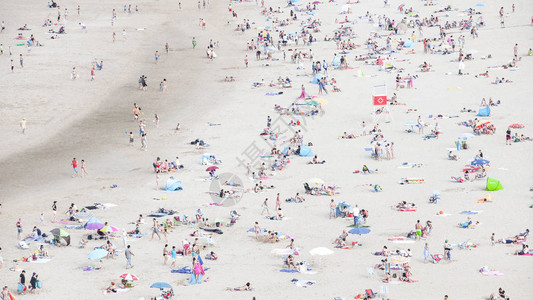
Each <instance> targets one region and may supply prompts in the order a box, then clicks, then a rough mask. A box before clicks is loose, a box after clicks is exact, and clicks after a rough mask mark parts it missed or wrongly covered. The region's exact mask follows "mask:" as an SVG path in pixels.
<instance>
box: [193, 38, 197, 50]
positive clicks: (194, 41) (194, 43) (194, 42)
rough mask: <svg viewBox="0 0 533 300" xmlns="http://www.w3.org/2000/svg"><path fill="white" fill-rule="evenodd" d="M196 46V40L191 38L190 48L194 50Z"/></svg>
mask: <svg viewBox="0 0 533 300" xmlns="http://www.w3.org/2000/svg"><path fill="white" fill-rule="evenodd" d="M196 45H197V43H196V38H195V37H193V38H192V48H193V49H194V48H196Z"/></svg>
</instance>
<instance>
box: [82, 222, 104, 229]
mask: <svg viewBox="0 0 533 300" xmlns="http://www.w3.org/2000/svg"><path fill="white" fill-rule="evenodd" d="M103 227H104V224H102V223H89V224H85V226H84V228H85V229H87V230H98V229H102V228H103Z"/></svg>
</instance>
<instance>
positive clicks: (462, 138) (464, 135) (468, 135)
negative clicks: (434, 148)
mask: <svg viewBox="0 0 533 300" xmlns="http://www.w3.org/2000/svg"><path fill="white" fill-rule="evenodd" d="M473 137H475V135H473V134H471V133H468V132H467V133H463V134H461V135H460V136H459V137H458V139H460V140H468V139H471V138H473Z"/></svg>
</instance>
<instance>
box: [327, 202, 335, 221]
mask: <svg viewBox="0 0 533 300" xmlns="http://www.w3.org/2000/svg"><path fill="white" fill-rule="evenodd" d="M336 208H337V204H336V203H335V200H333V199H331V202H330V203H329V219H330V220H331V218H334V219H336V218H337V212H336V211H335V209H336Z"/></svg>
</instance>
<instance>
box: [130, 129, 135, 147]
mask: <svg viewBox="0 0 533 300" xmlns="http://www.w3.org/2000/svg"><path fill="white" fill-rule="evenodd" d="M134 141H135V138H134V136H133V131H130V147H132V146H133V142H134Z"/></svg>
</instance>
